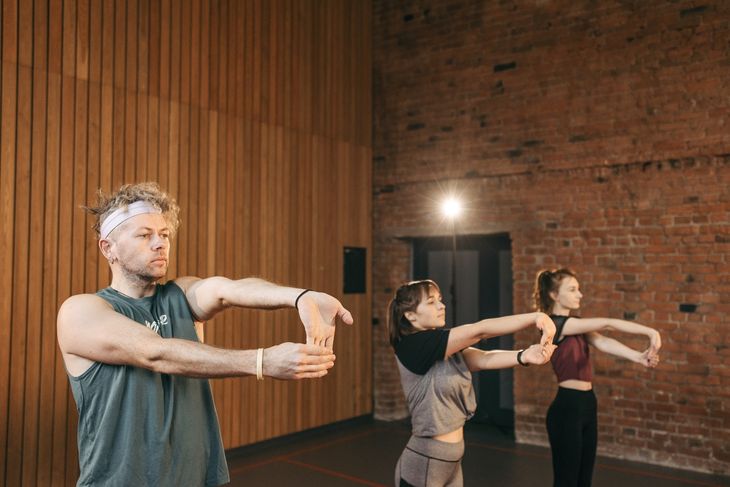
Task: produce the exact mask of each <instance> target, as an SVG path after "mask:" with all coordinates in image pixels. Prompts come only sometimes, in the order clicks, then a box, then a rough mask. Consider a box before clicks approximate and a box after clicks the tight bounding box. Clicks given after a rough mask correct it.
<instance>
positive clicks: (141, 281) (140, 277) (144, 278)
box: [120, 262, 167, 287]
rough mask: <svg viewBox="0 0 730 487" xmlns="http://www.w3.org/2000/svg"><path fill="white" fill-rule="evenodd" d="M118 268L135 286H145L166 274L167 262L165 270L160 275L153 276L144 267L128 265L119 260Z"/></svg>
mask: <svg viewBox="0 0 730 487" xmlns="http://www.w3.org/2000/svg"><path fill="white" fill-rule="evenodd" d="M120 268H121V270H122V273H123V274H124V277H125V278H126V279H127V280H128V281H130V282H132V283H134V284H135V285H137V286H141V287H146V286H148V285H150V284H154V283H155V282H157V281H159V280H160V279H162V278H163V277H164V276H165V274H167V264H165V271H164V272H163V273H162V275H160V276H154V275H152V274H151V273H150V272H149V271H148V270H147V269H146V268H142V269H139V268H134V267H130V266H128V265H127V264H124V263H121V262H120Z"/></svg>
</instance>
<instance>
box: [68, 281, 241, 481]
mask: <svg viewBox="0 0 730 487" xmlns="http://www.w3.org/2000/svg"><path fill="white" fill-rule="evenodd" d="M97 295H98V296H100V297H101V298H103V299H104V300H106V301H107V302H109V303H110V304H111V305H112V306H113V307H114V310H115V311H116V312H118V313H120V314H123V315H125V316H127V317H128V318H131V319H132V320H134V321H136V322H138V323H140V326H145V325H146V326H147V327H148V328H151V329H152V330H154V331H156V332H157V333H158V334H159V335H161V336H162V337H163V338H180V339H185V340H191V341H196V342H197V341H198V337H197V335H196V333H195V327H194V319H193V316H192V313H191V312H190V308H189V307H188V302H187V299H186V298H185V294H184V293H183V291H182V289H180V287H178V286H177V285H176V284H175V283H173V282H172V281H170V282H168V283H167V284H165V285H158V286H157V289H156V291H155V294H154V295H153V296H150V297H146V298H141V299H133V298H130V297H128V296H125V295H123V294H121V293H119V292H117V291H115V290H114V289H112V288H106V289H102V290H101V291H99V292H98V293H97ZM69 380H70V382H71V389H72V391H73V395H74V399H75V400H76V406H77V409H78V412H79V425H78V445H79V464H80V468H81V475H80V477H79V481H78V484H77V485H79V486H92V485H93V486H101V485H103V486H120V487H121V486H125V487H126V486H132V485H134V486H155V487H165V486H170V487H173V486H174V487H177V486H182V485H184V486H215V485H221V484H224V483H227V482H228V481H229V476H228V466H227V464H226V458H225V451H224V449H223V442H222V441H221V434H220V428H219V426H218V418H217V414H216V411H215V405H214V404H213V395H212V393H211V389H210V384H209V383H208V380H206V379H195V378H190V377H183V376H177V375H169V374H160V373H156V372H152V371H150V370H147V369H142V368H138V367H132V366H128V365H110V364H105V363H101V362H95V363H94V364H93V365H92V366H91V367H90V368H89V369H88V370H87V371H85V372H84V373H83V374H81V375H80V376H78V377H71V376H69Z"/></svg>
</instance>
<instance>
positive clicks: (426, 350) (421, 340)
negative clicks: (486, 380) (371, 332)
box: [388, 280, 555, 487]
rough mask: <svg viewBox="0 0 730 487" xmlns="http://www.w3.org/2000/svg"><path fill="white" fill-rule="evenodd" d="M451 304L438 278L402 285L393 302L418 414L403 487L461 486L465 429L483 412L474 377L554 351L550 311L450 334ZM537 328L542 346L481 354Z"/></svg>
mask: <svg viewBox="0 0 730 487" xmlns="http://www.w3.org/2000/svg"><path fill="white" fill-rule="evenodd" d="M445 311H446V306H445V305H444V303H443V302H442V301H441V291H440V290H439V287H438V285H436V283H435V282H433V281H431V280H423V281H414V282H410V283H407V284H404V285H402V286H401V287H400V288H398V290H397V291H396V293H395V296H394V297H393V300H392V301H391V303H390V308H389V313H388V318H389V319H388V331H389V334H390V343H391V345H392V346H393V349H394V350H395V353H396V358H397V363H398V369H399V371H400V376H401V384H402V385H403V392H404V393H405V396H406V401H407V402H408V410H409V412H410V413H411V423H412V436H411V438H410V440H408V444H407V445H406V447H405V449H404V450H403V453H402V454H401V456H400V459H399V460H398V464H397V465H396V471H395V485H396V486H428V487H430V486H434V487H435V486H461V485H463V478H462V472H461V458H462V456H463V454H464V434H463V427H464V423H465V422H466V420H467V419H469V418H470V417H471V416H472V415H473V414H474V411H475V410H476V400H475V396H474V389H473V388H472V382H471V372H472V371H476V370H486V369H501V368H507V367H514V366H515V365H517V364H520V365H522V366H525V367H527V366H528V365H529V364H536V365H542V364H545V363H547V362H549V361H550V357H551V355H552V353H553V350H554V348H555V346H554V345H553V344H552V338H553V335H554V334H555V325H554V324H553V322H552V320H550V318H549V317H548V316H547V315H546V314H544V313H539V312H538V313H527V314H520V315H513V316H505V317H501V318H492V319H487V320H482V321H479V322H477V323H472V324H467V325H462V326H459V327H457V328H452V329H444V326H445ZM533 324H534V325H536V326H537V328H538V329H539V330H541V331H542V339H541V340H540V343H539V344H535V345H532V346H531V347H529V348H527V349H524V350H489V351H484V350H478V349H476V348H472V347H471V345H474V344H476V343H477V342H479V341H480V340H482V339H485V338H490V337H494V336H499V335H506V334H509V333H513V332H515V331H518V330H521V329H523V328H527V327H529V326H531V325H533Z"/></svg>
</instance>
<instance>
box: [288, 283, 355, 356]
mask: <svg viewBox="0 0 730 487" xmlns="http://www.w3.org/2000/svg"><path fill="white" fill-rule="evenodd" d="M297 308H298V311H299V318H300V319H301V320H302V324H304V330H305V331H306V333H307V344H310V345H319V346H321V347H325V348H327V349H328V350H329V352H330V353H332V350H333V348H332V347H333V345H334V341H335V324H336V322H337V318H340V319H341V320H342V322H343V323H347V324H348V325H351V324H352V322H353V320H352V314H350V312H349V311H347V310H346V309H345V308H344V307H343V306H342V304H341V303H340V302H339V301H338V300H337V299H335V298H333V297H332V296H330V295H329V294H325V293H318V292H316V291H308V292H306V293H304V294H303V295H302V296H301V298H299V303H298V304H297Z"/></svg>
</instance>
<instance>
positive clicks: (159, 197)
mask: <svg viewBox="0 0 730 487" xmlns="http://www.w3.org/2000/svg"><path fill="white" fill-rule="evenodd" d="M96 196H97V202H96V206H82V207H81V208H83V209H84V210H86V211H87V212H88V213H90V214H92V215H94V216H95V217H96V221H95V222H94V226H93V227H92V228H93V229H94V231H95V232H96V234H97V235H99V234H100V230H101V224H102V223H103V222H104V220H106V218H107V217H108V216H109V215H111V213H112V212H113V211H114V210H116V209H118V208H123V207H126V206H128V205H131V204H132V203H134V202H135V201H144V202H146V203H149V204H151V205H152V206H154V207H155V208H157V209H159V210H160V211H161V212H162V215H163V216H164V217H165V220H166V221H167V224H168V225H169V227H170V232H171V233H172V234H173V235H174V234H175V232H176V231H177V227H178V226H179V225H180V220H179V218H178V215H179V213H180V207H179V206H177V203H176V202H175V199H174V198H173V197H172V196H170V195H169V194H167V193H166V192H164V191H162V190H161V189H160V186H159V185H158V184H157V183H152V182H146V183H137V184H125V185H123V186H122V187H121V188H119V190H117V191H116V192H115V193H112V194H110V195H105V194H104V192H103V191H102V190H101V189H100V190H98V191H97V193H96Z"/></svg>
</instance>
